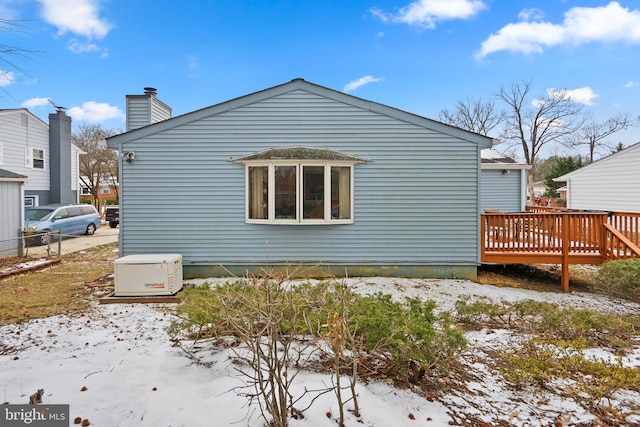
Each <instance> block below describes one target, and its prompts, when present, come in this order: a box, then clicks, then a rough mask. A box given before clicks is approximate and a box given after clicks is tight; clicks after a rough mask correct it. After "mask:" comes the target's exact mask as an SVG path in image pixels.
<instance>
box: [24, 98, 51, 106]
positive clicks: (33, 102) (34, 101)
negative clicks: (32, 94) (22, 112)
mask: <svg viewBox="0 0 640 427" xmlns="http://www.w3.org/2000/svg"><path fill="white" fill-rule="evenodd" d="M50 103H51V101H50V100H49V98H31V99H27V100H26V101H24V102H23V103H22V104H21V105H22V106H23V107H25V108H36V107H43V106H45V105H50Z"/></svg>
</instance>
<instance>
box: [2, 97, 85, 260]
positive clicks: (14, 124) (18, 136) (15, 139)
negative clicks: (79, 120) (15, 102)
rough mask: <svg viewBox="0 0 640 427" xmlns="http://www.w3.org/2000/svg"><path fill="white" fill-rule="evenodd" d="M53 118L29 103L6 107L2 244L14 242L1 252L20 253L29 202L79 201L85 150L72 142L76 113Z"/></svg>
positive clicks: (3, 114) (3, 150) (39, 203)
mask: <svg viewBox="0 0 640 427" xmlns="http://www.w3.org/2000/svg"><path fill="white" fill-rule="evenodd" d="M49 123H50V124H49V125H47V124H46V123H44V122H43V121H42V120H40V119H39V118H38V117H37V116H35V115H34V114H33V113H31V112H30V111H29V110H27V109H25V108H20V109H11V110H0V201H1V203H0V241H2V242H3V243H2V245H0V250H2V246H4V247H8V248H9V249H8V252H7V253H0V256H7V255H17V253H16V254H14V253H13V251H14V249H16V248H17V240H16V239H17V238H18V237H19V236H20V229H21V228H22V226H23V225H24V220H23V218H24V215H23V211H24V207H25V205H27V206H32V205H44V204H49V203H76V202H77V201H78V156H79V155H80V154H81V153H82V151H81V150H80V149H79V148H77V147H76V146H75V145H73V144H71V118H70V117H68V116H67V115H66V114H65V113H64V112H62V111H57V112H56V113H53V114H49ZM14 246H15V248H14ZM16 250H17V249H16Z"/></svg>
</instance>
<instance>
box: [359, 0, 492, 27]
mask: <svg viewBox="0 0 640 427" xmlns="http://www.w3.org/2000/svg"><path fill="white" fill-rule="evenodd" d="M485 8H486V5H485V3H484V2H483V1H482V0H416V1H414V2H413V3H410V4H409V5H407V6H404V7H403V8H401V9H400V10H399V11H398V13H396V14H392V13H387V12H383V11H381V10H380V9H372V10H371V11H370V12H371V13H372V14H373V15H374V16H376V17H377V18H379V19H380V20H382V21H383V22H393V23H402V24H409V25H416V26H420V27H425V28H430V29H432V28H435V26H436V23H437V22H438V21H446V20H452V19H469V18H472V17H474V16H475V15H477V14H478V13H480V11H482V10H483V9H485Z"/></svg>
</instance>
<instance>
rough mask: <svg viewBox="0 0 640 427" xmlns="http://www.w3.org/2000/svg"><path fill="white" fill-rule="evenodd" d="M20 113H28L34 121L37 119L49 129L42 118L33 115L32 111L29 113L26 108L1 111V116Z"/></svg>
mask: <svg viewBox="0 0 640 427" xmlns="http://www.w3.org/2000/svg"><path fill="white" fill-rule="evenodd" d="M18 112H22V113H26V114H28V115H29V116H31V117H33V118H34V119H36V120H37V121H39V122H40V124H42V125H44V126H46V127H47V128H48V127H49V125H48V124H47V123H46V122H44V121H43V120H42V119H41V118H40V117H38V116H36V115H35V114H33V113H32V112H31V111H29V110H28V109H26V108H5V109H0V115H4V114H14V113H18Z"/></svg>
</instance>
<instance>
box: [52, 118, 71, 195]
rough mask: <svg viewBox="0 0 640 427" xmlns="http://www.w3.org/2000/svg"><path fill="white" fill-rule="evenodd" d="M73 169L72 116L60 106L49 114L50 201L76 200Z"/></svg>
mask: <svg viewBox="0 0 640 427" xmlns="http://www.w3.org/2000/svg"><path fill="white" fill-rule="evenodd" d="M71 170H72V164H71V117H69V116H67V115H66V114H65V113H64V111H63V110H62V109H61V108H59V109H58V110H57V111H56V112H55V113H52V114H49V203H75V202H76V200H77V194H76V192H75V191H74V190H72V186H71V183H72V179H71Z"/></svg>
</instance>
